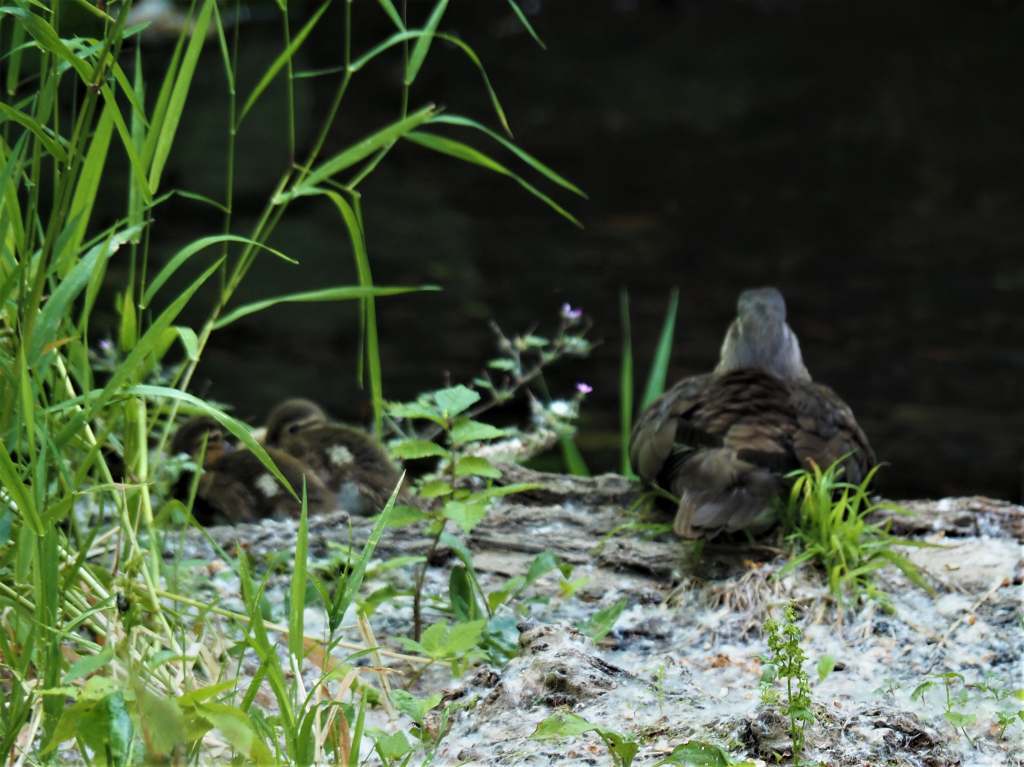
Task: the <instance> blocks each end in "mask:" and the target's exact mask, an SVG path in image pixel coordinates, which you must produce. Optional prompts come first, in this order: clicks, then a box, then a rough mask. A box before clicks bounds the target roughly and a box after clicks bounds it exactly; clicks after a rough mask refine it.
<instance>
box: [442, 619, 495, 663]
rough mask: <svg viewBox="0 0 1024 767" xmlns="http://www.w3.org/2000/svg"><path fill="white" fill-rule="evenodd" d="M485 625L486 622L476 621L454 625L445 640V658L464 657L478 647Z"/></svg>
mask: <svg viewBox="0 0 1024 767" xmlns="http://www.w3.org/2000/svg"><path fill="white" fill-rule="evenodd" d="M485 623H486V621H484V620H475V621H467V622H465V623H456V624H455V625H453V626H452V627H451V630H450V631H449V632H448V634H447V636H446V637H445V638H444V651H445V656H446V657H450V656H459V655H464V654H465V653H467V652H469V651H470V650H472V649H473V648H474V647H476V645H477V642H479V641H480V635H481V634H482V633H483V630H484V624H485Z"/></svg>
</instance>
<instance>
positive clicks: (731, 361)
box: [715, 287, 811, 381]
mask: <svg viewBox="0 0 1024 767" xmlns="http://www.w3.org/2000/svg"><path fill="white" fill-rule="evenodd" d="M740 368H758V369H760V370H764V371H765V372H767V373H770V374H772V375H774V376H776V377H777V378H781V379H783V380H796V381H810V380H811V376H810V373H808V372H807V368H806V367H805V366H804V361H803V357H802V355H801V354H800V341H799V340H797V337H796V333H794V332H793V330H792V328H790V327H789V324H788V323H787V322H786V300H785V299H784V298H783V297H782V293H780V292H779V291H778V290H777V289H776V288H772V287H766V288H751V289H749V290H744V291H743V292H742V293H740V297H739V299H738V300H737V301H736V319H734V320H733V321H732V324H730V325H729V330H728V332H726V334H725V340H724V341H723V342H722V350H721V353H720V355H719V361H718V367H716V368H715V372H716V373H728V372H729V371H731V370H738V369H740Z"/></svg>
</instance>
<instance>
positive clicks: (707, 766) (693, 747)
mask: <svg viewBox="0 0 1024 767" xmlns="http://www.w3.org/2000/svg"><path fill="white" fill-rule="evenodd" d="M752 764H753V763H752V762H737V761H735V760H734V759H733V758H732V757H731V756H730V755H729V752H727V751H725V750H723V749H721V748H719V747H718V746H716V745H714V744H713V743H704V742H702V741H699V740H688V741H686V742H685V743H681V744H680V745H678V746H676V747H675V748H674V749H672V753H671V754H669V755H668V756H666V757H665V758H664V759H662V760H661V761H659V762H657V763H656V764H655V765H654V767H668V765H679V767H733V766H734V765H736V766H737V767H743V765H752Z"/></svg>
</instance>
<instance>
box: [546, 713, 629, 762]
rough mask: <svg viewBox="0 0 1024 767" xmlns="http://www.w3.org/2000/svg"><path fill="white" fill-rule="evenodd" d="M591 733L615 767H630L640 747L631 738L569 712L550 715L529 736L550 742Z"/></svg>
mask: <svg viewBox="0 0 1024 767" xmlns="http://www.w3.org/2000/svg"><path fill="white" fill-rule="evenodd" d="M588 732H592V733H594V734H595V735H597V736H598V737H599V738H600V739H601V740H602V741H603V742H604V745H605V747H606V748H607V749H608V755H609V756H611V758H612V764H614V765H615V767H630V765H632V764H633V759H635V758H636V754H637V751H639V750H640V745H639V744H638V743H637V742H636V740H634V739H633V738H631V737H629V736H627V735H623V734H622V733H619V732H616V731H615V730H609V729H607V728H605V727H601V726H599V725H596V724H592V723H591V722H589V721H587V720H586V719H584V718H583V717H582V716H577V715H576V714H573V713H570V712H562V713H558V714H552V715H551V716H549V717H548V718H547V719H545V720H544V721H543V722H541V723H540V724H538V725H537V728H536V729H535V730H534V731H533V734H532V735H530V737H531V738H533V739H534V740H550V739H554V738H574V737H577V736H579V735H583V734H585V733H588Z"/></svg>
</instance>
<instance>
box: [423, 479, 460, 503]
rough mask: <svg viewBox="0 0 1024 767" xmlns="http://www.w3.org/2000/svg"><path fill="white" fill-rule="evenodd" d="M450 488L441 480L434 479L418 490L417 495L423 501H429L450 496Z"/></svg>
mask: <svg viewBox="0 0 1024 767" xmlns="http://www.w3.org/2000/svg"><path fill="white" fill-rule="evenodd" d="M451 492H452V486H451V485H450V484H448V483H447V482H445V481H444V480H443V479H435V480H432V481H430V482H427V483H425V484H424V485H423V486H422V487H421V488H420V489H419V492H418V493H417V495H419V497H420V498H423V499H424V500H428V501H429V500H430V499H431V498H440V497H441V496H444V495H451Z"/></svg>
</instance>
